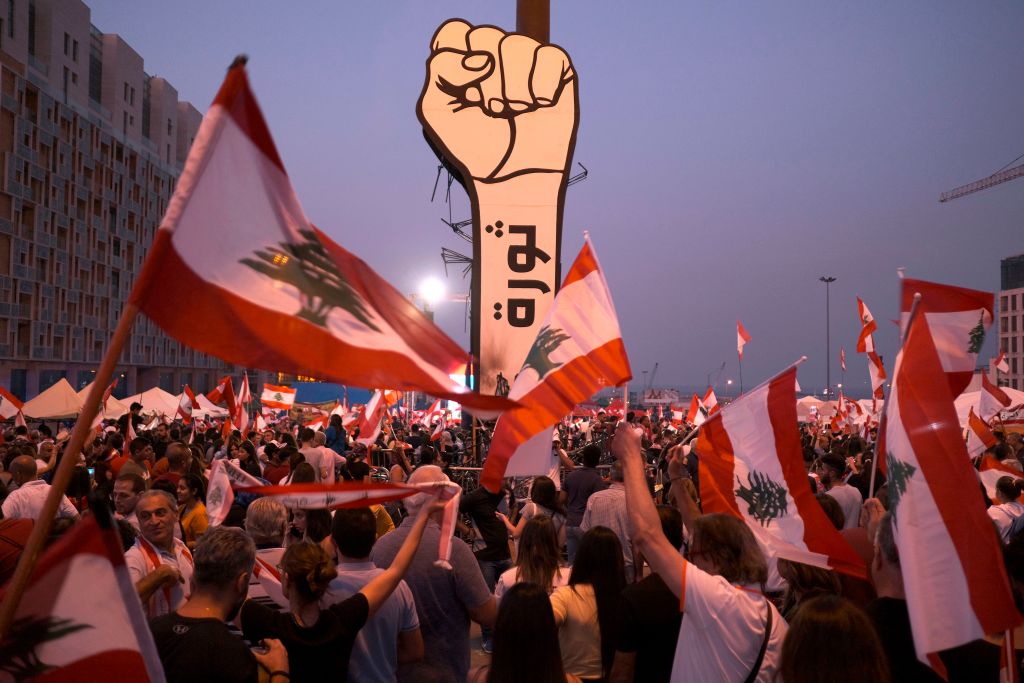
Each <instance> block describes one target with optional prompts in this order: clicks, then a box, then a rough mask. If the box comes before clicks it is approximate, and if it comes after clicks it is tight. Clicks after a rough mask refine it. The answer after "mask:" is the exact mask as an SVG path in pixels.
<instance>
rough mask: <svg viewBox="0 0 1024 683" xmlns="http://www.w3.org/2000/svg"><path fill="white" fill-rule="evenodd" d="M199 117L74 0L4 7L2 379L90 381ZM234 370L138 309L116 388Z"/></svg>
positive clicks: (16, 384)
mask: <svg viewBox="0 0 1024 683" xmlns="http://www.w3.org/2000/svg"><path fill="white" fill-rule="evenodd" d="M201 120H202V115H201V114H200V113H199V111H197V110H196V108H195V107H193V106H192V105H191V104H189V103H188V102H184V101H180V100H179V99H178V92H177V91H176V90H175V89H174V87H173V86H172V85H171V84H170V83H168V82H167V81H166V80H164V79H162V78H159V77H156V76H150V75H148V74H147V73H146V72H145V70H144V64H143V59H142V57H141V56H140V55H139V54H138V53H137V52H136V51H135V50H134V49H133V48H132V47H131V46H130V45H128V44H127V43H126V42H125V41H124V40H123V39H121V37H120V36H118V35H115V34H109V33H102V32H101V31H100V30H99V29H97V28H96V27H94V26H92V25H91V22H90V11H89V8H88V6H86V5H85V4H83V3H82V2H80V1H79V0H3V1H2V3H0V385H2V386H5V387H7V388H9V389H10V390H11V391H12V392H13V393H14V394H15V395H17V396H20V397H22V398H25V397H32V396H35V395H36V394H37V393H38V392H39V391H41V390H43V389H46V388H47V387H49V386H50V385H52V384H53V383H54V382H56V381H57V380H58V379H59V378H60V377H66V378H67V379H68V381H69V382H71V384H72V386H75V387H76V388H81V387H83V386H85V384H87V383H88V382H90V381H91V380H92V377H93V375H94V371H95V370H96V368H97V367H98V365H99V362H100V360H101V358H102V357H103V353H104V350H105V348H106V345H107V343H108V341H109V339H110V337H111V335H112V333H113V330H114V328H115V326H116V324H117V320H118V317H119V315H120V312H121V310H122V307H123V305H124V301H125V299H126V298H127V296H128V293H129V292H130V290H131V286H132V282H133V281H134V278H135V275H136V274H137V273H138V272H139V270H140V269H141V266H142V262H143V259H144V258H145V255H146V250H147V248H148V246H149V245H150V244H151V243H152V241H153V236H154V233H155V231H156V229H157V227H158V225H159V223H160V220H161V218H162V217H163V214H164V211H165V210H166V208H167V204H168V202H169V200H170V198H171V194H172V193H173V191H174V187H175V182H176V180H177V177H178V175H179V174H180V172H181V170H182V167H183V165H184V162H185V158H186V156H187V155H188V150H189V147H190V146H191V144H192V141H193V139H194V138H195V135H196V132H197V131H198V128H199V124H200V122H201ZM231 370H232V369H231V368H229V367H227V366H225V365H224V364H223V363H222V362H221V361H219V360H217V359H215V358H212V357H209V356H206V355H204V354H200V353H197V352H195V351H192V350H191V349H189V348H186V347H184V346H182V345H181V344H179V343H178V342H176V341H174V340H172V339H170V338H168V337H167V336H166V335H164V334H163V333H162V332H161V331H160V330H159V329H157V328H156V326H155V325H154V324H153V323H152V322H151V321H149V320H148V319H146V318H144V317H142V316H140V317H139V319H138V321H137V322H136V324H135V326H134V330H133V333H132V336H131V340H130V342H129V343H128V344H127V347H126V348H125V350H124V352H123V354H122V356H121V358H120V361H119V365H118V370H117V376H118V379H119V382H118V387H117V390H116V394H117V395H121V396H124V395H128V394H131V393H135V392H137V391H142V390H144V389H148V388H150V387H152V386H157V385H158V386H160V387H162V388H164V389H165V390H167V391H170V392H172V393H177V391H179V390H180V387H181V385H182V384H185V383H188V384H190V385H191V386H192V387H194V388H195V389H196V390H197V391H206V390H207V389H209V388H210V387H211V386H212V385H213V384H214V382H215V380H216V379H217V378H218V377H220V376H221V375H223V374H225V373H226V372H230V371H231Z"/></svg>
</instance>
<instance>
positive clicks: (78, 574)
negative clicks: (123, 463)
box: [0, 515, 165, 682]
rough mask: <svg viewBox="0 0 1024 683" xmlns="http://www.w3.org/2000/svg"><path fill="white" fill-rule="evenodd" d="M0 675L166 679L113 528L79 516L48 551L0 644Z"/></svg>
mask: <svg viewBox="0 0 1024 683" xmlns="http://www.w3.org/2000/svg"><path fill="white" fill-rule="evenodd" d="M3 597H4V596H2V595H0V599H2V598H3ZM0 671H3V672H4V673H6V674H8V675H9V676H10V679H9V680H29V679H31V680H34V681H100V680H111V681H154V682H156V681H164V680H165V678H164V670H163V667H162V666H161V664H160V657H159V655H158V654H157V650H156V646H155V645H154V644H153V636H152V634H151V632H150V630H149V625H148V624H147V623H146V615H145V614H144V613H143V611H142V603H140V602H139V596H138V594H137V593H136V591H135V585H134V584H133V583H132V580H131V577H130V576H129V575H128V568H127V567H126V566H125V563H124V551H123V550H122V548H121V541H120V538H119V537H118V534H117V531H116V527H113V528H111V527H107V528H103V527H101V526H100V523H99V522H98V521H97V518H96V516H94V515H93V516H87V517H83V518H82V521H80V522H79V523H77V524H76V525H75V526H74V527H73V528H72V529H71V531H69V532H68V533H67V534H66V535H64V536H63V537H62V538H61V539H60V540H58V541H57V542H56V543H54V544H53V545H52V546H50V547H49V548H48V549H47V550H46V552H45V553H44V554H43V556H42V557H41V558H40V559H39V562H38V563H37V564H36V566H35V568H34V569H33V570H32V577H31V578H30V579H29V584H28V587H27V588H26V590H25V594H24V595H23V596H22V598H21V601H20V602H19V603H18V608H17V611H16V612H15V615H14V623H13V624H11V629H10V632H8V633H7V635H6V638H5V640H4V642H2V643H0ZM4 680H8V678H7V677H4Z"/></svg>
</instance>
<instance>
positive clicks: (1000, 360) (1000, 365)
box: [993, 351, 1010, 374]
mask: <svg viewBox="0 0 1024 683" xmlns="http://www.w3.org/2000/svg"><path fill="white" fill-rule="evenodd" d="M993 365H995V368H996V370H998V371H999V372H1001V373H1003V374H1006V373H1008V372H1010V364H1009V363H1007V362H1006V354H1005V353H1003V352H1002V351H1000V352H999V355H998V356H997V357H996V359H995V361H993Z"/></svg>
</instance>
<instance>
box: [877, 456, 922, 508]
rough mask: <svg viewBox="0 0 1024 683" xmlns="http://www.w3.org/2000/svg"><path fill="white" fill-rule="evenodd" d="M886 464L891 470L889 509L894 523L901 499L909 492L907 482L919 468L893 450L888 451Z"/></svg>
mask: <svg viewBox="0 0 1024 683" xmlns="http://www.w3.org/2000/svg"><path fill="white" fill-rule="evenodd" d="M885 461H886V464H887V465H888V470H889V483H890V486H889V510H890V512H892V521H893V524H895V523H896V510H897V509H898V508H899V506H900V499H902V498H903V494H905V493H906V492H907V482H908V481H910V479H911V477H913V476H914V472H917V468H916V467H914V466H913V465H911V464H910V463H909V462H903V461H902V460H897V459H896V456H895V455H893V454H892V451H889V452H888V453H886V456H885Z"/></svg>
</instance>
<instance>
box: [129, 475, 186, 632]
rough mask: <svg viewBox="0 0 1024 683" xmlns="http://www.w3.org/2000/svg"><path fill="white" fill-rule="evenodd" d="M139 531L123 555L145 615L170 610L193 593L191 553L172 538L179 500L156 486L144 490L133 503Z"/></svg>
mask: <svg viewBox="0 0 1024 683" xmlns="http://www.w3.org/2000/svg"><path fill="white" fill-rule="evenodd" d="M135 514H136V515H137V516H138V518H139V527H140V531H141V533H140V534H139V536H138V538H136V539H135V545H133V546H132V547H131V548H129V549H128V551H127V552H126V553H125V554H124V561H125V564H126V565H127V567H128V575H129V576H130V577H131V579H132V582H133V583H134V584H135V591H136V592H137V593H138V594H139V599H140V600H141V601H142V605H143V608H144V609H145V610H146V618H147V619H153V618H155V617H158V616H160V615H163V614H167V613H169V612H173V611H175V610H176V609H178V608H179V607H181V606H182V605H184V604H185V601H186V600H188V597H189V595H190V594H191V592H192V567H193V563H192V553H191V552H189V549H188V547H187V546H186V545H185V544H184V543H182V542H181V541H180V540H179V539H177V538H175V537H174V528H175V527H176V526H178V502H177V501H176V500H175V498H174V496H172V495H171V494H169V493H167V492H166V491H161V490H159V489H157V490H152V491H146V492H144V493H142V494H141V495H140V496H139V502H138V503H137V504H136V505H135Z"/></svg>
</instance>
